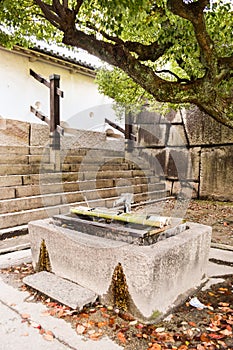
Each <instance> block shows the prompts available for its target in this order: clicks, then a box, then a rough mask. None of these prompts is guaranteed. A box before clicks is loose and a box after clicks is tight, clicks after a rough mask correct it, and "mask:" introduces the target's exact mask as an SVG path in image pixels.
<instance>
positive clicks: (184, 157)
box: [167, 147, 193, 180]
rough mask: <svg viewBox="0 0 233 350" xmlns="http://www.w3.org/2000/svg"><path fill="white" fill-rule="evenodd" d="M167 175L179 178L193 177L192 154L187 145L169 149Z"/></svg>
mask: <svg viewBox="0 0 233 350" xmlns="http://www.w3.org/2000/svg"><path fill="white" fill-rule="evenodd" d="M167 175H168V177H174V178H178V179H179V180H182V179H192V178H193V174H192V163H191V156H190V153H189V151H188V150H187V148H186V147H183V148H173V149H169V150H168V162H167Z"/></svg>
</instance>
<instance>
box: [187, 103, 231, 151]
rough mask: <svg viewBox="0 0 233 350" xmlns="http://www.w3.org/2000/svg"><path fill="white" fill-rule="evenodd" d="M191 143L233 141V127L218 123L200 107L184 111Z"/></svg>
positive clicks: (205, 143)
mask: <svg viewBox="0 0 233 350" xmlns="http://www.w3.org/2000/svg"><path fill="white" fill-rule="evenodd" d="M183 119H184V123H185V128H186V132H187V134H188V138H189V143H190V145H197V146H198V145H215V144H224V143H233V132H232V129H230V128H228V127H227V126H224V125H222V124H220V123H218V122H217V121H216V120H214V119H213V118H211V117H210V116H209V115H208V114H205V113H204V112H201V111H200V110H199V109H198V107H193V108H192V109H190V110H185V111H184V112H183Z"/></svg>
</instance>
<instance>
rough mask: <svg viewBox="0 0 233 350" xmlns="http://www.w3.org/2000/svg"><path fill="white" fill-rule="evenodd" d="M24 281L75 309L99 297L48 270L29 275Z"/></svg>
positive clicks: (81, 307)
mask: <svg viewBox="0 0 233 350" xmlns="http://www.w3.org/2000/svg"><path fill="white" fill-rule="evenodd" d="M23 282H24V283H25V284H27V285H28V286H29V287H32V288H34V289H36V290H38V291H40V292H41V293H43V294H45V295H47V296H49V297H51V298H52V299H53V300H56V301H58V302H60V303H61V304H63V305H66V306H69V307H71V308H72V309H74V310H76V309H77V310H82V309H83V307H84V306H85V305H88V304H90V303H94V302H95V301H96V299H97V295H96V294H95V293H94V292H92V291H91V290H89V289H87V288H83V287H81V286H79V285H78V284H76V283H73V282H71V281H68V280H66V279H64V278H61V277H59V276H56V275H54V274H53V273H49V272H46V271H42V272H39V273H36V274H33V275H30V276H27V277H25V278H24V279H23Z"/></svg>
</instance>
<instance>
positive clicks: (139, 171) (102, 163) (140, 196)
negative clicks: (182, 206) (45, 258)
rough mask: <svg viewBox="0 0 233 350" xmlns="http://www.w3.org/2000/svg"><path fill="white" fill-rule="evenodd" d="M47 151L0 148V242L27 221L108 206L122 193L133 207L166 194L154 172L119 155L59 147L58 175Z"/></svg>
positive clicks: (15, 233)
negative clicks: (85, 207) (128, 195)
mask: <svg viewBox="0 0 233 350" xmlns="http://www.w3.org/2000/svg"><path fill="white" fill-rule="evenodd" d="M49 152H50V150H49V149H48V148H43V147H39V146H38V147H30V146H29V147H24V146H0V240H3V239H5V238H10V237H14V236H19V235H23V234H26V233H27V224H28V222H29V221H33V220H38V219H43V218H47V217H50V216H53V215H57V214H64V213H69V211H70V208H71V207H72V206H76V205H80V204H82V205H83V204H86V205H89V206H94V207H95V206H105V207H112V205H113V202H114V201H115V200H116V199H117V198H119V196H120V195H121V194H122V193H126V192H131V193H132V192H133V193H134V203H140V202H144V201H147V200H153V199H159V198H163V197H166V195H167V192H166V189H165V184H164V183H162V182H160V181H159V179H158V177H156V176H155V175H154V173H153V170H151V169H149V168H145V169H144V166H143V165H142V166H141V167H140V166H139V165H138V163H140V160H138V159H137V164H135V162H133V161H130V160H127V159H125V158H124V153H123V152H121V151H114V150H103V149H101V150H97V149H95V150H93V149H92V150H89V149H82V148H81V149H77V148H76V149H63V150H62V151H61V153H60V154H61V171H55V170H54V168H55V167H54V164H51V163H50V157H49ZM142 164H143V161H142Z"/></svg>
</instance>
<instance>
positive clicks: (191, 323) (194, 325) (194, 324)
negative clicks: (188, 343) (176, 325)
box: [189, 322, 197, 327]
mask: <svg viewBox="0 0 233 350" xmlns="http://www.w3.org/2000/svg"><path fill="white" fill-rule="evenodd" d="M189 325H190V326H191V327H197V324H196V323H195V322H189Z"/></svg>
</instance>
